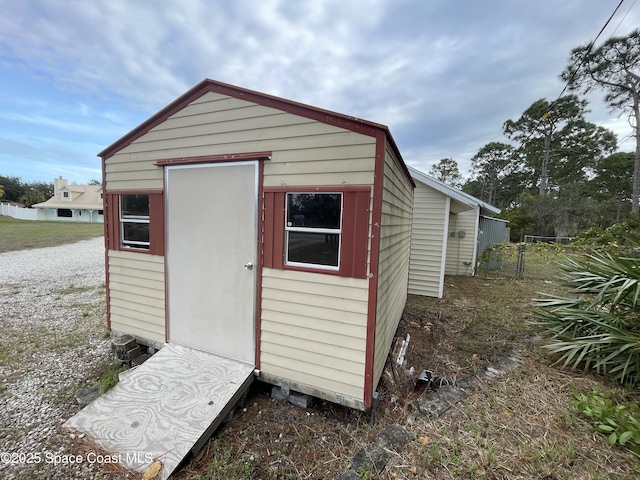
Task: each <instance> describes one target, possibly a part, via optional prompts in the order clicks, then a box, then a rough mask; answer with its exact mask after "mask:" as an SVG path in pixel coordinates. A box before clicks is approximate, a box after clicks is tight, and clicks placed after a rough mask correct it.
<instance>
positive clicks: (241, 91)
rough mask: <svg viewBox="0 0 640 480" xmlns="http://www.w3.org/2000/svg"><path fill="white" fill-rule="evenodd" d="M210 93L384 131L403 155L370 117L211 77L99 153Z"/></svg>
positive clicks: (135, 136)
mask: <svg viewBox="0 0 640 480" xmlns="http://www.w3.org/2000/svg"><path fill="white" fill-rule="evenodd" d="M208 92H214V93H219V94H221V95H228V96H230V97H234V98H239V99H242V100H246V101H248V102H253V103H256V104H258V105H263V106H266V107H271V108H275V109H277V110H282V111H285V112H288V113H291V114H294V115H299V116H302V117H305V118H310V119H312V120H316V121H318V122H322V123H326V124H329V125H334V126H337V127H340V128H344V129H346V130H351V131H353V132H357V133H361V134H363V135H369V136H372V137H375V136H376V134H377V133H378V132H384V134H385V136H386V137H387V138H388V139H389V143H390V145H391V147H392V149H393V150H394V153H396V155H397V157H398V158H399V159H401V158H402V157H401V155H400V152H399V151H398V149H397V146H396V144H395V142H394V141H393V138H392V137H391V132H390V131H389V128H388V127H387V126H385V125H382V124H379V123H374V122H369V121H367V120H362V119H360V118H356V117H350V116H348V115H343V114H341V113H336V112H332V111H330V110H324V109H321V108H317V107H313V106H311V105H305V104H303V103H298V102H294V101H293V100H287V99H284V98H280V97H275V96H273V95H268V94H266V93H260V92H256V91H254V90H248V89H245V88H241V87H236V86H234V85H229V84H227V83H222V82H218V81H215V80H211V79H208V78H206V79H204V80H203V81H201V82H200V83H198V84H197V85H196V86H195V87H193V88H192V89H191V90H188V91H187V92H186V93H184V94H183V95H181V96H180V97H178V98H177V99H176V100H174V101H173V102H171V103H170V104H169V105H167V106H166V107H165V108H163V109H162V110H160V111H159V112H158V113H156V114H155V115H153V116H151V117H150V118H149V119H148V120H146V121H145V122H143V123H141V124H140V125H139V126H137V127H136V128H134V129H133V130H131V131H130V132H129V133H127V134H126V135H125V136H124V137H122V138H120V139H119V140H117V141H116V142H115V143H113V144H112V145H110V146H108V147H107V148H105V149H104V150H103V151H101V152H100V153H99V154H98V156H99V157H101V158H102V159H103V160H104V159H106V158H109V157H111V156H113V155H115V154H116V153H117V152H118V151H120V150H122V149H123V148H124V147H126V146H127V145H129V144H131V143H132V142H134V141H135V140H137V139H138V138H140V137H141V136H143V135H145V134H146V133H148V132H149V131H150V130H151V129H152V128H154V127H156V126H157V125H159V124H161V123H162V122H164V121H165V120H166V119H168V118H169V117H170V116H172V115H174V114H175V113H177V112H178V111H180V110H182V109H183V108H185V107H186V106H187V105H188V104H190V103H191V102H193V101H194V100H196V99H198V98H199V97H201V96H202V95H204V94H205V93H208ZM405 170H406V167H405ZM406 174H407V177H408V178H409V179H411V175H410V174H409V172H408V171H407V172H406Z"/></svg>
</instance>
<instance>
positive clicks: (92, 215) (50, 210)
mask: <svg viewBox="0 0 640 480" xmlns="http://www.w3.org/2000/svg"><path fill="white" fill-rule="evenodd" d="M32 207H33V208H37V209H38V213H39V215H38V220H59V221H66V222H87V223H103V222H104V215H103V208H104V207H103V200H102V185H69V183H68V181H67V180H66V179H64V178H62V177H58V178H56V179H54V181H53V197H51V198H50V199H49V200H47V201H46V202H42V203H36V204H35V205H32Z"/></svg>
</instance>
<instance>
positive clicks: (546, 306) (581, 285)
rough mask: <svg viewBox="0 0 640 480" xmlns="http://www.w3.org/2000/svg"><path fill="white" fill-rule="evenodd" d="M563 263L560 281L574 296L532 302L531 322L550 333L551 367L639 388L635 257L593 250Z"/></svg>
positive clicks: (639, 294) (639, 272)
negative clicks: (586, 372) (534, 306)
mask: <svg viewBox="0 0 640 480" xmlns="http://www.w3.org/2000/svg"><path fill="white" fill-rule="evenodd" d="M635 246H636V247H637V246H638V244H635ZM565 262H566V263H564V264H563V265H561V268H562V270H563V272H564V274H563V277H562V279H563V283H564V284H565V285H566V286H568V287H570V288H571V290H572V293H573V294H575V295H576V296H577V298H572V297H561V296H555V295H546V298H544V299H537V300H536V302H537V304H538V307H539V308H538V309H537V310H536V312H535V317H536V321H535V323H536V324H538V325H540V326H542V327H543V328H544V329H545V330H546V331H547V332H548V333H550V334H551V335H552V340H551V343H550V344H548V345H546V348H548V349H549V350H550V351H551V352H553V353H555V354H558V355H559V358H558V360H557V362H556V363H561V364H562V365H563V366H570V367H571V368H578V367H582V368H584V369H585V370H593V371H595V372H597V373H601V374H605V375H608V376H611V377H612V378H614V379H615V380H616V381H618V382H620V383H623V384H627V385H629V386H632V387H636V386H638V384H639V381H640V303H639V302H640V258H639V257H638V256H635V257H632V256H628V257H622V256H616V255H612V254H609V253H606V252H596V253H593V254H592V255H587V256H584V257H579V258H567V259H566V261H565Z"/></svg>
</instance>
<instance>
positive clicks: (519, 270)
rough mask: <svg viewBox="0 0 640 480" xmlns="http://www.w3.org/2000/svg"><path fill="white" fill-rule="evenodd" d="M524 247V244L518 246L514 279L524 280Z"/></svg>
mask: <svg viewBox="0 0 640 480" xmlns="http://www.w3.org/2000/svg"><path fill="white" fill-rule="evenodd" d="M525 249H526V246H525V244H524V243H521V244H520V245H518V263H517V265H516V278H517V279H518V280H522V279H523V278H524V251H525Z"/></svg>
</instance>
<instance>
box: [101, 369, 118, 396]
mask: <svg viewBox="0 0 640 480" xmlns="http://www.w3.org/2000/svg"><path fill="white" fill-rule="evenodd" d="M123 370H124V368H123V367H122V366H121V365H118V364H115V363H111V364H108V365H107V366H106V369H105V370H103V372H102V375H101V376H100V381H99V382H98V384H99V385H100V394H101V395H102V394H103V393H104V392H106V391H108V390H110V389H111V388H113V387H115V386H116V384H117V383H118V380H119V378H118V375H120V372H122V371H123Z"/></svg>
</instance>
